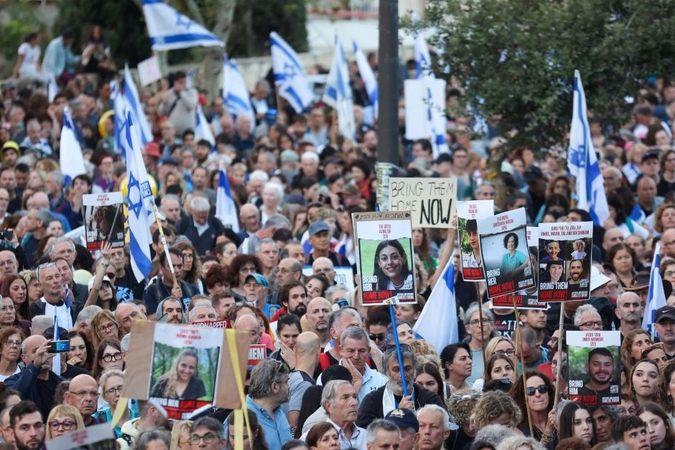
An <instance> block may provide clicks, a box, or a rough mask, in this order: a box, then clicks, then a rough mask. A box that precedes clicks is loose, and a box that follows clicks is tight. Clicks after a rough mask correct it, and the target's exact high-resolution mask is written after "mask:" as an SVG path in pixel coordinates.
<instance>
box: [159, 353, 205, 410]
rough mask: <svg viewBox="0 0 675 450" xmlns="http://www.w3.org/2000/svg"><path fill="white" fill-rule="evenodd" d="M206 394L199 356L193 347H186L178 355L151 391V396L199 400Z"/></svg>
mask: <svg viewBox="0 0 675 450" xmlns="http://www.w3.org/2000/svg"><path fill="white" fill-rule="evenodd" d="M205 395H206V388H205V386H204V381H202V379H201V378H199V358H198V355H197V352H196V351H195V350H194V349H192V348H186V349H184V350H183V351H182V352H181V353H180V354H179V355H178V357H177V358H176V359H175V361H174V362H173V364H172V365H171V368H170V369H169V371H168V372H167V373H165V374H164V375H162V376H161V377H160V378H159V379H158V380H157V383H155V385H154V386H153V387H152V390H151V393H150V396H151V397H160V398H177V399H186V400H197V399H199V398H202V397H204V396H205Z"/></svg>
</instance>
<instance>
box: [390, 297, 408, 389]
mask: <svg viewBox="0 0 675 450" xmlns="http://www.w3.org/2000/svg"><path fill="white" fill-rule="evenodd" d="M395 301H396V300H395V299H389V300H387V303H389V315H390V316H391V327H392V329H393V331H394V343H395V344H396V356H398V367H399V373H400V374H401V386H403V397H405V396H406V395H408V386H407V384H408V383H406V380H405V370H403V355H402V354H401V344H400V342H399V341H398V329H397V327H396V312H395V311H394V303H395Z"/></svg>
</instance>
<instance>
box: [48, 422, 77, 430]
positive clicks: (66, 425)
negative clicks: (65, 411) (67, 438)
mask: <svg viewBox="0 0 675 450" xmlns="http://www.w3.org/2000/svg"><path fill="white" fill-rule="evenodd" d="M49 426H50V427H51V429H52V430H53V431H58V429H59V428H63V430H64V431H70V430H71V429H72V428H73V427H74V426H75V421H74V420H64V421H63V422H59V421H58V420H52V421H50V422H49Z"/></svg>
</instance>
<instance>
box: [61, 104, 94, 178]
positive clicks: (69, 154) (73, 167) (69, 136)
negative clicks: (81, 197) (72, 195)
mask: <svg viewBox="0 0 675 450" xmlns="http://www.w3.org/2000/svg"><path fill="white" fill-rule="evenodd" d="M60 149H61V150H60V155H59V164H60V165H61V172H63V176H64V178H65V181H64V186H67V185H69V184H70V182H71V181H73V178H75V177H76V176H78V175H83V174H85V173H87V171H86V170H85V168H84V157H83V156H82V148H81V147H80V143H79V142H78V141H77V138H76V137H75V125H74V124H73V118H72V116H71V115H70V110H69V109H68V108H65V109H64V110H63V128H62V129H61V140H60Z"/></svg>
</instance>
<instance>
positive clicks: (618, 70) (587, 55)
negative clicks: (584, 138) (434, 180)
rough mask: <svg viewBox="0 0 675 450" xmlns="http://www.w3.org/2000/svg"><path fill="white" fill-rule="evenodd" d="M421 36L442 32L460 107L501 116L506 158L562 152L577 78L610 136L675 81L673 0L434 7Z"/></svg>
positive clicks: (438, 0)
mask: <svg viewBox="0 0 675 450" xmlns="http://www.w3.org/2000/svg"><path fill="white" fill-rule="evenodd" d="M408 26H410V25H409V22H408ZM422 26H431V27H435V28H436V30H437V31H436V33H435V35H434V37H433V38H432V39H430V40H429V42H430V44H432V45H433V46H435V48H436V49H440V50H439V55H438V56H439V57H440V59H441V60H442V63H443V64H444V65H445V64H448V65H449V66H450V67H451V72H450V74H449V75H447V76H448V80H449V81H450V78H451V77H453V78H454V79H456V81H457V82H458V83H459V84H460V85H461V86H462V87H463V88H464V89H465V94H466V95H465V96H464V97H463V98H462V99H461V101H462V102H463V103H462V105H461V106H466V105H467V104H471V105H472V106H473V107H475V108H477V111H478V112H479V113H480V114H481V115H483V116H484V117H489V116H496V115H498V116H501V120H500V122H499V128H500V131H501V133H502V135H507V134H509V132H513V131H515V132H516V133H515V135H514V137H513V139H511V140H510V142H509V145H510V148H514V147H524V146H527V147H529V148H531V149H533V150H539V149H541V148H548V147H550V146H551V145H554V144H562V143H563V141H564V139H565V134H566V133H567V132H568V131H569V124H570V120H571V114H572V84H573V79H574V70H575V69H578V70H579V71H580V72H581V77H582V81H583V83H584V89H585V92H586V99H587V101H588V107H589V110H591V111H592V112H593V120H596V121H598V122H600V123H601V124H602V125H603V126H604V127H606V128H607V127H613V128H614V129H617V128H618V127H619V126H620V125H621V124H622V123H625V121H626V120H627V119H628V118H629V116H630V106H629V105H627V104H626V102H625V100H624V98H625V97H626V96H636V93H637V92H638V89H639V88H640V87H641V86H642V85H644V84H645V83H646V82H647V81H648V80H650V79H654V78H657V79H658V78H662V77H667V76H670V74H673V73H675V45H674V44H673V42H672V40H671V39H669V38H668V36H672V35H673V33H674V32H675V0H660V1H646V2H645V1H642V0H603V1H588V0H564V1H563V0H429V2H428V5H427V12H426V18H425V21H424V23H423V24H422ZM437 62H438V61H437ZM436 73H437V74H438V73H439V71H436ZM501 159H503V156H502V158H500V159H499V161H494V162H495V163H496V164H499V163H500V161H501ZM491 162H493V161H491ZM497 167H498V165H497Z"/></svg>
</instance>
